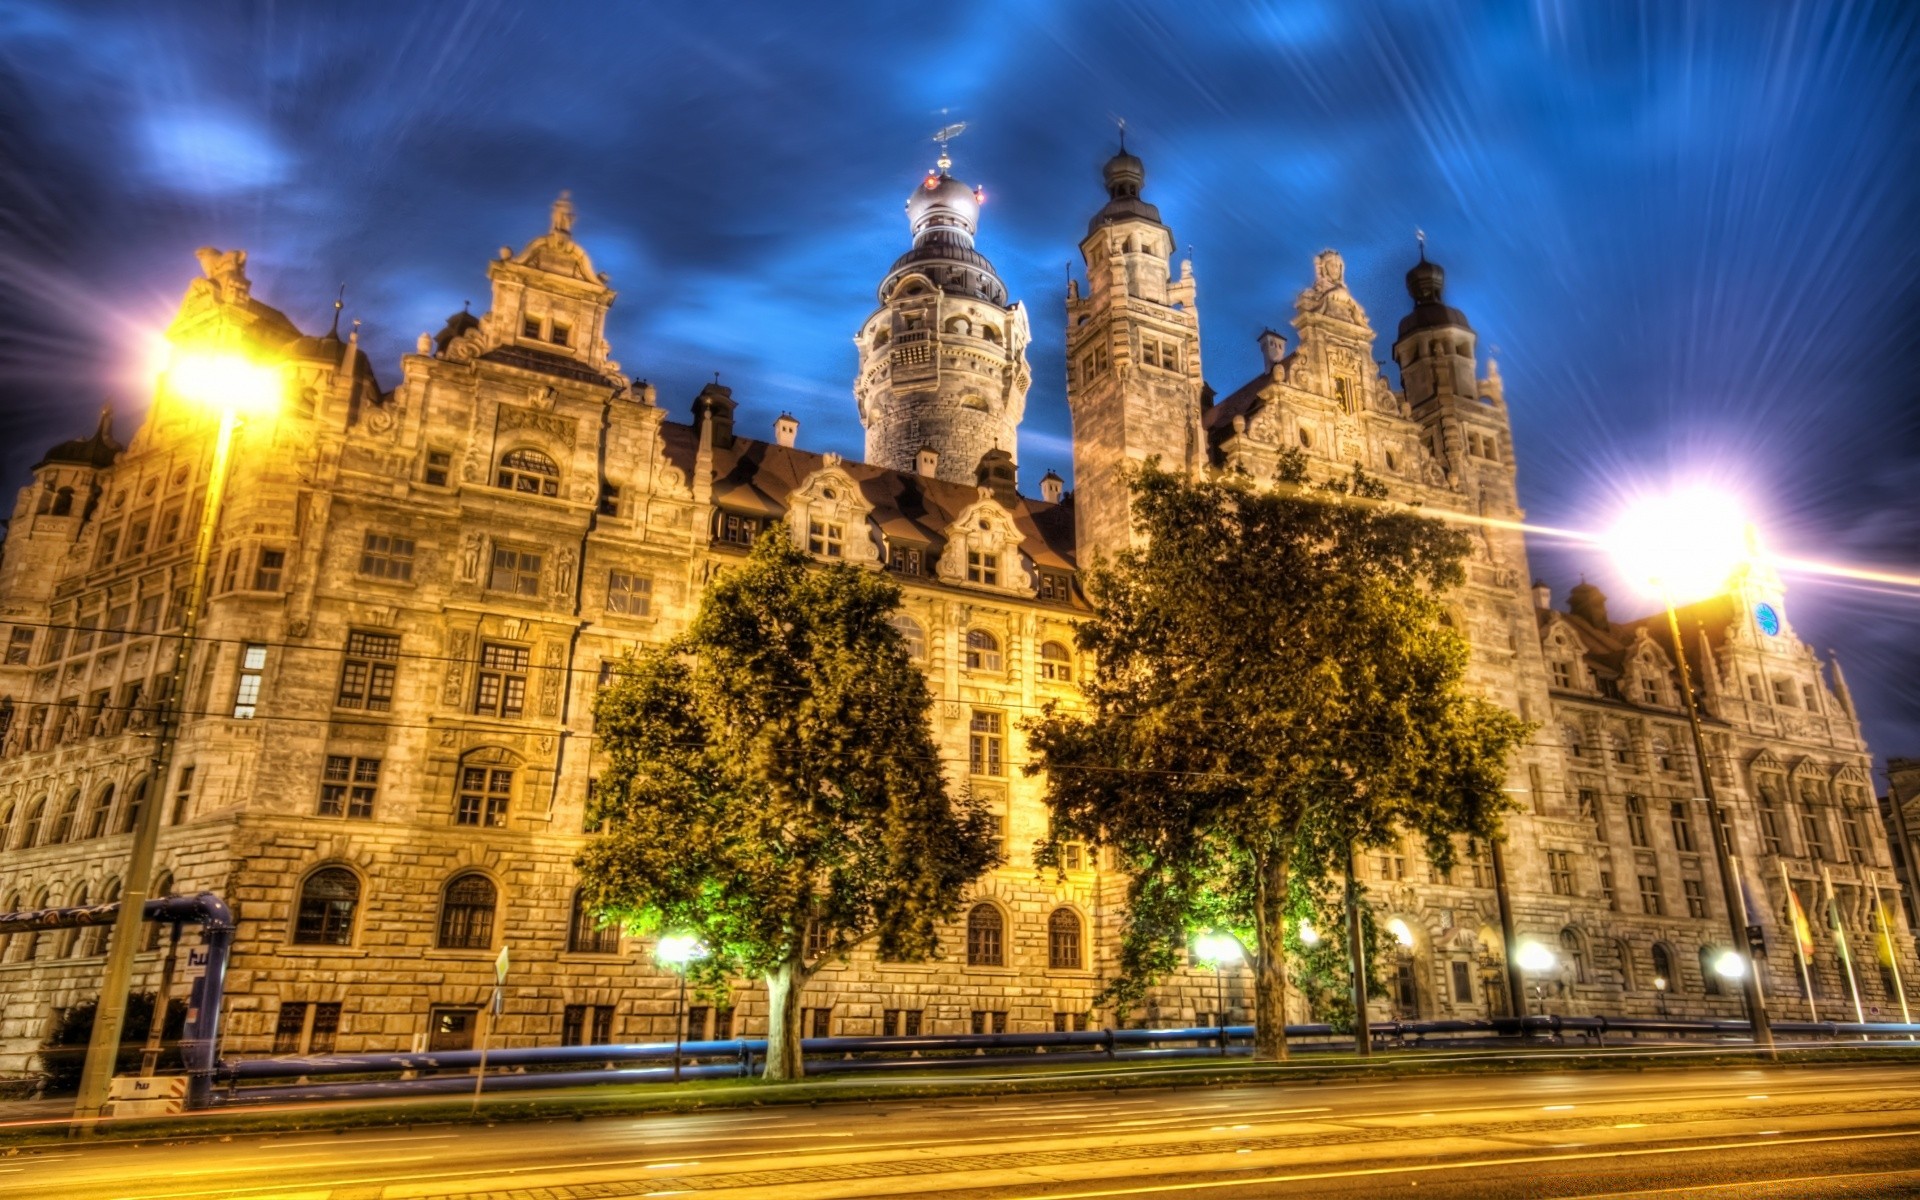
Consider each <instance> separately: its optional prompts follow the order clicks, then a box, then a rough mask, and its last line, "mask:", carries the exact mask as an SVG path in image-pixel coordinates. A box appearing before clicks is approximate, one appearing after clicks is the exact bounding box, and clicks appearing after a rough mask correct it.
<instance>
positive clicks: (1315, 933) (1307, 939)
mask: <svg viewBox="0 0 1920 1200" xmlns="http://www.w3.org/2000/svg"><path fill="white" fill-rule="evenodd" d="M1300 941H1301V942H1302V943H1303V944H1305V945H1308V946H1318V945H1319V944H1320V931H1319V930H1318V929H1315V928H1314V927H1313V922H1312V921H1302V922H1300Z"/></svg>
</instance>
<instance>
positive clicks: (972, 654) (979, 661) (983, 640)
mask: <svg viewBox="0 0 1920 1200" xmlns="http://www.w3.org/2000/svg"><path fill="white" fill-rule="evenodd" d="M999 669H1000V639H999V638H997V637H995V636H993V635H992V634H991V633H988V632H987V631H986V630H984V629H969V630H967V670H969V671H998V670H999Z"/></svg>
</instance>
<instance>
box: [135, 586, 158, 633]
mask: <svg viewBox="0 0 1920 1200" xmlns="http://www.w3.org/2000/svg"><path fill="white" fill-rule="evenodd" d="M161 599H162V597H161V595H160V593H159V592H148V593H147V594H146V595H144V596H141V597H140V602H139V604H137V605H135V606H134V610H133V631H134V632H135V633H153V632H154V631H156V630H158V629H159V628H160V601H161Z"/></svg>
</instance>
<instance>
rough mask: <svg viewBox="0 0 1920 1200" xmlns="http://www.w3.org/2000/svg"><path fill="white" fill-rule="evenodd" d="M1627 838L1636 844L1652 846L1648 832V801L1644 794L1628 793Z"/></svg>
mask: <svg viewBox="0 0 1920 1200" xmlns="http://www.w3.org/2000/svg"><path fill="white" fill-rule="evenodd" d="M1626 807H1627V840H1628V841H1630V842H1632V843H1633V844H1634V845H1636V846H1643V847H1644V846H1651V845H1653V839H1652V838H1651V837H1649V836H1648V834H1647V801H1646V798H1645V797H1644V796H1639V795H1635V794H1634V793H1632V792H1629V793H1627V806H1626Z"/></svg>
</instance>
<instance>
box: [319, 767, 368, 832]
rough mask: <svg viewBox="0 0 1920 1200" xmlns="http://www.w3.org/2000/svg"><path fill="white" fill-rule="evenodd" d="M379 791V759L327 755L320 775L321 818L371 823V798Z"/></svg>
mask: <svg viewBox="0 0 1920 1200" xmlns="http://www.w3.org/2000/svg"><path fill="white" fill-rule="evenodd" d="M379 791H380V760H379V759H377V758H362V757H358V756H356V755H351V754H329V755H327V761H326V765H325V766H324V767H323V768H322V769H321V773H320V815H321V816H323V817H347V818H350V819H352V820H356V821H369V820H372V819H373V802H374V797H375V796H376V795H377V794H378V793H379Z"/></svg>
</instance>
